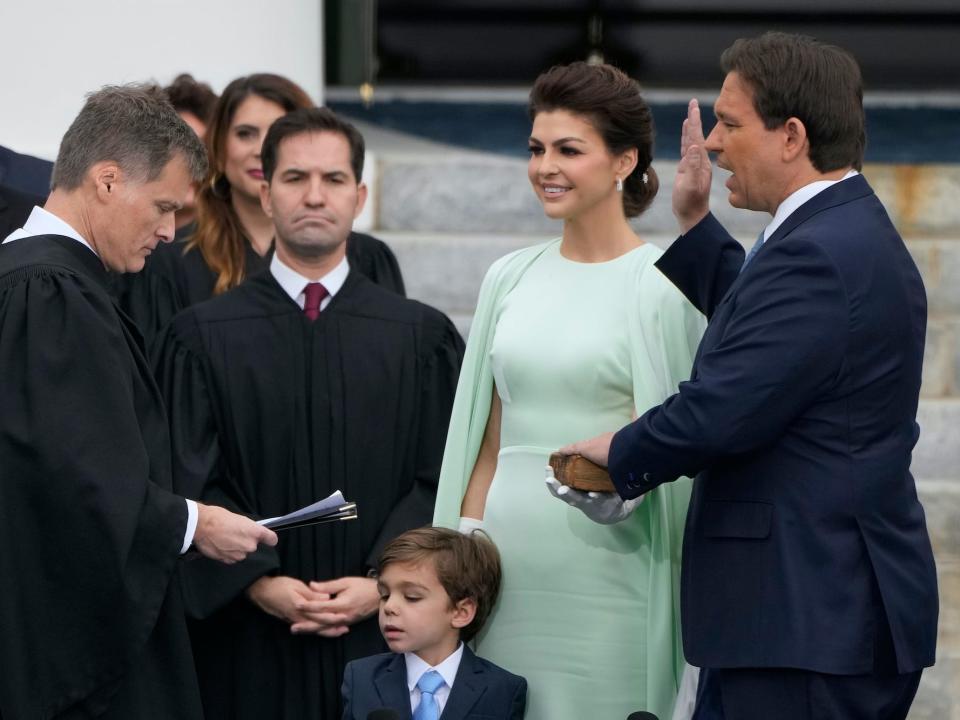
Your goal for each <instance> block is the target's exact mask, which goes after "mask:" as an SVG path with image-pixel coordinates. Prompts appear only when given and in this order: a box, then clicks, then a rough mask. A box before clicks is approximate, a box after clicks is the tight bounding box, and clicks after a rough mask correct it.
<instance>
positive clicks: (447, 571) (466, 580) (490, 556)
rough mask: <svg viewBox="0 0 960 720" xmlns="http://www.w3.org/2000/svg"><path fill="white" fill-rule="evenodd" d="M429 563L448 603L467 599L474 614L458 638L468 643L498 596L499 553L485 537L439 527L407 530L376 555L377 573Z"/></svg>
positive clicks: (499, 575) (480, 533)
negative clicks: (471, 603) (388, 568)
mask: <svg viewBox="0 0 960 720" xmlns="http://www.w3.org/2000/svg"><path fill="white" fill-rule="evenodd" d="M428 560H429V561H430V562H432V563H433V567H434V569H435V570H436V572H437V578H438V579H439V580H440V584H441V585H442V586H443V589H444V590H446V592H447V595H449V596H450V602H451V604H453V605H456V604H457V603H458V602H460V601H461V600H466V599H468V598H469V599H471V600H473V601H474V603H476V606H477V612H476V614H475V615H474V617H473V620H472V621H471V622H470V624H469V625H467V626H466V627H464V628H462V629H461V630H460V638H461V639H462V640H464V641H469V640H471V639H472V638H473V637H474V636H475V635H476V634H477V633H478V632H480V630H481V629H483V626H484V623H486V622H487V618H488V617H489V616H490V612H491V611H492V610H493V606H494V605H495V604H496V602H497V596H498V595H499V594H500V577H501V570H500V552H499V551H498V550H497V546H496V545H494V544H493V542H491V540H490V539H489V538H488V537H487V536H486V534H485V533H483V532H480V531H474V532H472V533H471V534H469V535H465V534H463V533H459V532H457V531H456V530H449V529H447V528H442V527H424V528H419V529H417V530H409V531H407V532H405V533H403V535H400V536H399V537H398V538H396V539H394V540H392V541H390V542H389V543H388V544H387V546H386V547H385V548H384V549H383V553H382V554H381V555H380V561H379V563H378V566H377V572H378V573H381V574H382V573H383V571H384V569H386V567H387V566H388V565H394V564H396V563H413V564H418V563H422V562H426V561H428Z"/></svg>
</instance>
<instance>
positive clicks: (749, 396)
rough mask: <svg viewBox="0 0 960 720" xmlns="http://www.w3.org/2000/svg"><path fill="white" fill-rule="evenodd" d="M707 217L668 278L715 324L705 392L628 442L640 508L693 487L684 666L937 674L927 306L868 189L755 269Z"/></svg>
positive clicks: (835, 204) (849, 193)
mask: <svg viewBox="0 0 960 720" xmlns="http://www.w3.org/2000/svg"><path fill="white" fill-rule="evenodd" d="M742 258H743V251H742V249H740V248H739V246H738V244H737V243H736V241H735V240H733V238H731V237H730V235H729V234H728V233H727V232H726V231H725V230H724V229H723V227H721V226H720V224H719V223H718V222H717V221H716V220H715V219H714V218H713V216H712V215H708V216H707V218H705V219H704V220H703V221H701V222H700V223H699V225H697V226H696V227H695V228H693V229H692V230H691V231H690V232H689V233H687V234H686V235H685V236H683V237H681V238H679V239H678V240H677V241H676V242H675V243H674V245H673V246H672V247H671V248H670V249H669V250H668V251H667V252H666V253H665V254H664V255H663V257H662V258H661V259H660V261H659V262H658V267H659V268H660V270H661V271H662V272H663V273H664V274H665V275H666V276H667V277H668V278H670V279H671V281H673V282H674V284H676V285H677V287H678V288H679V289H680V290H681V291H682V292H683V293H684V295H686V296H687V297H688V298H689V299H690V300H691V302H693V303H694V304H695V305H696V306H697V307H699V308H700V309H701V310H702V311H703V312H705V313H706V314H707V316H708V317H709V324H708V326H707V329H706V332H705V333H704V336H703V339H702V341H701V344H700V348H699V350H698V352H697V357H696V360H695V361H694V367H693V370H692V375H691V379H690V381H689V382H685V383H681V384H680V387H679V391H678V394H676V395H674V396H672V397H670V398H668V399H667V400H666V401H665V402H664V403H663V405H661V406H659V407H657V408H653V409H652V410H650V411H648V412H647V413H645V414H644V415H643V416H642V417H640V418H639V419H638V420H637V421H636V422H634V423H632V424H631V425H628V426H627V427H625V428H623V429H622V430H621V431H620V432H619V433H617V434H616V435H615V436H614V440H613V442H612V444H611V447H610V456H609V467H610V471H611V476H612V477H613V479H614V482H615V484H616V485H617V488H618V490H619V492H620V494H621V495H622V496H624V497H636V496H638V495H640V494H642V493H645V492H647V491H649V490H651V489H653V488H655V487H656V486H657V485H659V484H661V483H664V482H669V481H672V480H675V479H676V478H677V477H679V476H682V475H687V476H691V477H693V476H695V477H696V480H695V481H694V487H693V494H692V497H691V500H690V509H689V513H688V517H687V524H686V529H685V534H684V543H683V560H682V576H681V577H682V579H681V618H682V627H683V645H684V651H685V653H686V657H687V660H688V661H689V662H690V663H691V664H693V665H696V666H699V667H707V668H738V667H754V668H758V667H780V668H797V669H806V670H812V671H816V672H822V673H836V674H861V673H870V672H873V662H874V643H875V640H876V636H877V634H878V633H877V627H878V623H880V622H884V621H885V622H886V623H887V624H888V626H889V629H890V633H891V635H892V638H893V644H894V650H895V653H896V660H897V666H898V669H899V671H900V672H911V671H916V670H919V669H921V668H923V667H926V666H929V665H932V664H933V662H934V650H935V646H936V636H937V612H938V599H937V581H936V571H935V567H934V562H933V553H932V551H931V547H930V540H929V537H928V535H927V528H926V520H925V516H924V511H923V508H922V506H921V505H920V502H919V501H918V499H917V492H916V487H915V483H914V480H913V477H912V476H911V474H910V457H911V452H912V450H913V447H914V445H915V444H916V442H917V437H918V435H919V427H918V425H917V422H916V413H917V403H918V396H919V389H920V375H921V368H922V363H923V349H924V337H925V331H926V310H927V308H926V294H925V292H924V287H923V282H922V280H921V277H920V274H919V272H918V271H917V268H916V266H915V264H914V262H913V260H912V259H911V257H910V254H909V253H908V251H907V249H906V247H905V245H904V243H903V240H902V239H901V238H900V235H899V234H898V233H897V231H896V230H895V229H894V227H893V225H892V223H891V222H890V219H889V218H888V216H887V213H886V211H885V210H884V208H883V206H882V205H881V203H880V201H879V200H878V199H877V197H876V196H875V195H874V193H873V190H871V188H870V186H869V185H868V184H867V182H866V180H865V179H864V178H863V176H862V175H857V176H854V177H851V178H848V179H846V180H844V181H842V182H839V183H836V184H835V185H832V186H831V187H829V188H827V189H826V190H824V191H822V192H821V193H819V194H818V195H816V196H814V197H813V198H812V199H810V200H809V201H808V202H806V203H805V204H803V205H802V206H801V207H800V208H798V209H797V210H796V211H794V212H793V213H792V214H791V215H790V216H789V217H788V218H787V219H786V221H785V222H784V223H783V224H782V225H781V226H780V227H779V228H778V229H777V230H776V231H775V232H774V233H773V234H772V236H771V237H769V238H768V239H767V241H766V243H765V244H764V245H763V246H762V247H761V249H760V250H759V251H758V252H757V253H756V255H755V256H754V257H753V259H752V260H751V261H750V263H749V264H748V265H747V266H746V267H744V268H743V271H742V272H740V265H741V264H742Z"/></svg>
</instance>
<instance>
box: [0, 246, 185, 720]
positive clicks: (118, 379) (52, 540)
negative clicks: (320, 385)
mask: <svg viewBox="0 0 960 720" xmlns="http://www.w3.org/2000/svg"><path fill="white" fill-rule="evenodd" d="M107 282H108V277H107V273H106V271H105V270H104V268H103V265H102V264H101V262H100V260H99V259H98V258H97V256H96V255H94V254H93V253H92V252H91V251H90V250H88V249H87V248H85V247H83V246H82V245H81V244H80V243H79V242H77V241H76V240H74V239H72V238H68V237H60V236H53V235H50V236H39V237H29V238H24V239H22V240H16V241H14V242H10V243H6V244H4V245H0V376H2V378H3V380H2V385H3V393H2V395H3V401H2V402H0V478H2V480H0V543H2V546H3V548H4V549H3V552H0V578H3V582H4V585H5V587H4V589H3V591H2V592H0V637H2V641H0V668H2V670H0V716H2V717H3V718H10V719H11V720H13V719H16V718H48V717H51V718H52V717H56V718H86V717H97V716H99V715H100V714H101V713H103V712H105V711H107V710H108V709H109V712H110V715H109V717H116V718H123V717H127V718H132V717H138V718H158V719H159V718H172V717H178V718H198V719H199V718H200V717H201V712H200V702H199V696H198V693H197V684H196V678H195V676H194V672H193V665H192V662H191V658H190V644H189V639H188V637H187V631H186V626H185V625H184V622H183V618H182V613H183V609H182V606H181V603H180V596H179V593H177V592H173V591H172V590H171V588H175V587H176V585H171V582H170V581H171V577H172V576H173V573H174V569H175V568H176V566H177V560H178V556H179V553H180V546H181V544H182V543H183V539H184V532H185V530H186V525H187V509H186V506H185V504H184V501H183V499H182V498H180V497H177V496H176V495H174V494H173V493H172V492H171V490H170V448H169V440H168V437H169V436H168V434H167V427H166V424H167V420H166V417H165V415H164V413H163V408H162V404H161V402H160V398H159V393H158V391H157V388H156V385H155V384H154V381H153V376H152V374H151V372H150V368H149V366H148V364H147V362H146V360H145V359H144V356H143V353H142V352H141V350H140V348H139V346H138V333H137V331H136V329H135V328H134V327H133V325H132V323H130V322H129V320H127V319H126V318H124V316H123V315H122V314H121V313H119V312H118V311H117V309H116V307H115V306H114V304H113V302H112V300H111V298H110V296H109V295H108V293H107ZM121 686H122V687H121ZM121 690H122V693H120V694H119V695H118V692H119V691H121Z"/></svg>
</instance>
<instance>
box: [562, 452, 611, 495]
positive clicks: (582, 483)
mask: <svg viewBox="0 0 960 720" xmlns="http://www.w3.org/2000/svg"><path fill="white" fill-rule="evenodd" d="M550 467H552V468H553V475H554V477H556V478H557V480H559V481H560V482H561V483H563V484H564V485H569V486H570V487H572V488H573V489H574V490H583V491H584V492H616V490H617V489H616V488H615V487H614V486H613V481H612V480H611V479H610V473H608V472H607V469H606V468H604V467H600V466H599V465H597V464H596V463H594V462H591V461H590V460H587V459H586V458H585V457H584V456H583V455H561V454H560V453H553V454H552V455H551V456H550Z"/></svg>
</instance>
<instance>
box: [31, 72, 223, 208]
mask: <svg viewBox="0 0 960 720" xmlns="http://www.w3.org/2000/svg"><path fill="white" fill-rule="evenodd" d="M177 153H180V154H181V155H183V159H184V161H185V162H186V164H187V168H188V170H189V172H190V176H191V178H192V179H193V181H194V182H200V181H201V180H202V179H203V177H204V175H205V174H206V172H207V152H206V150H205V149H204V147H203V142H202V141H201V140H200V138H198V137H197V134H196V133H195V132H194V131H193V130H191V129H190V126H189V125H187V124H186V123H185V122H184V121H183V119H182V118H181V117H180V116H179V115H177V112H176V110H174V109H173V106H172V105H171V104H170V101H169V100H167V96H166V94H164V92H163V90H161V89H160V86H158V85H154V84H145V83H134V84H130V85H108V86H106V87H104V88H101V89H100V90H97V91H96V92H94V93H90V95H88V96H87V101H86V103H84V105H83V108H82V109H81V110H80V114H78V115H77V117H76V119H75V120H74V121H73V123H71V125H70V127H69V128H68V129H67V132H66V134H65V135H64V136H63V140H62V141H61V142H60V151H59V153H58V154H57V162H56V163H55V164H54V166H53V176H52V177H51V179H50V187H51V189H53V190H56V189H58V188H59V189H63V190H75V189H76V188H78V187H80V185H81V183H82V182H83V179H84V177H85V176H86V174H87V171H88V170H89V169H90V168H91V167H92V166H93V165H94V164H96V163H98V162H102V161H105V160H109V161H112V162H115V163H117V165H119V166H120V168H121V169H122V170H123V171H124V172H125V173H127V174H128V175H130V176H131V177H132V178H135V179H136V180H139V181H141V182H149V181H151V180H156V179H157V178H158V177H159V176H160V173H162V172H163V169H164V168H165V167H166V166H167V163H169V162H170V160H171V159H173V156H174V155H175V154H177Z"/></svg>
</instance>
